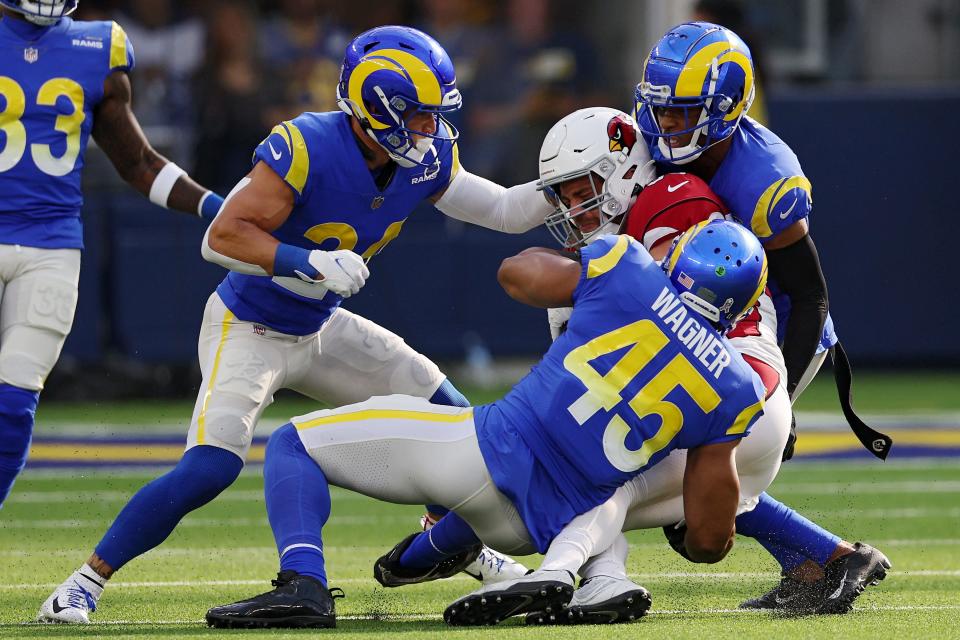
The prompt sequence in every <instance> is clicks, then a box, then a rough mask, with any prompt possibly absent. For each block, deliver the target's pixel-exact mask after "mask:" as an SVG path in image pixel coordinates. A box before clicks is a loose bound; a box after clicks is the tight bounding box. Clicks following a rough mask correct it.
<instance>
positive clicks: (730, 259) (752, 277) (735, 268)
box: [661, 219, 767, 331]
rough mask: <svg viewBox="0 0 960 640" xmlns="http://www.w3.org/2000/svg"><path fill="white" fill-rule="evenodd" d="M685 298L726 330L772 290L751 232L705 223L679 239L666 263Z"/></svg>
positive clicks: (721, 223) (726, 224) (733, 225)
mask: <svg viewBox="0 0 960 640" xmlns="http://www.w3.org/2000/svg"><path fill="white" fill-rule="evenodd" d="M661 265H662V266H663V270H664V271H665V272H666V273H667V276H669V277H670V282H672V283H673V286H674V288H675V289H676V290H677V293H679V294H680V299H681V300H683V302H684V303H686V305H687V306H688V307H690V308H691V309H693V310H694V311H696V312H697V313H699V314H700V315H702V316H704V317H705V318H707V319H708V320H710V321H711V323H713V325H714V327H716V328H717V329H720V330H721V331H726V330H728V329H729V328H730V327H732V326H733V325H734V324H735V323H736V322H737V320H739V319H740V318H741V317H742V316H743V315H744V314H745V313H747V312H748V311H750V309H751V308H753V305H755V304H756V303H757V299H758V298H759V297H760V294H762V293H763V290H764V289H765V288H766V286H767V254H765V253H764V251H763V247H762V246H761V245H760V241H759V240H757V237H756V236H755V235H753V233H751V232H750V230H749V229H747V228H745V227H743V226H741V225H739V224H737V223H736V222H732V221H730V220H719V219H714V220H704V221H703V222H699V223H697V224H695V225H694V226H692V227H690V228H689V229H687V231H685V232H684V233H683V234H682V235H680V236H678V237H677V238H676V239H675V240H674V241H673V245H672V246H671V247H670V251H668V252H667V255H666V256H664V258H663V262H662V263H661Z"/></svg>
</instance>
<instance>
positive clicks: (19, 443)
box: [0, 384, 40, 508]
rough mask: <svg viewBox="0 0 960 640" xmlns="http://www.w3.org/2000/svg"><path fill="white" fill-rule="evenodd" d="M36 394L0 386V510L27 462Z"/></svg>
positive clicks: (36, 399) (18, 388)
mask: <svg viewBox="0 0 960 640" xmlns="http://www.w3.org/2000/svg"><path fill="white" fill-rule="evenodd" d="M39 398H40V392H39V391H29V390H27V389H21V388H20V387H14V386H13V385H9V384H0V508H2V507H3V502H4V501H5V500H6V499H7V496H8V495H9V494H10V489H12V488H13V481H14V480H16V478H17V474H19V473H20V472H21V471H22V470H23V466H24V465H25V464H26V463H27V454H28V453H29V452H30V440H31V438H32V437H33V416H34V414H35V413H36V411H37V401H38V400H39Z"/></svg>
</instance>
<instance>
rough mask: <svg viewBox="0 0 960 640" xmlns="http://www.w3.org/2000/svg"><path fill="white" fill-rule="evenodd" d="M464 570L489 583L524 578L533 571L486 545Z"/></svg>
mask: <svg viewBox="0 0 960 640" xmlns="http://www.w3.org/2000/svg"><path fill="white" fill-rule="evenodd" d="M463 572H464V573H465V574H467V575H468V576H471V577H473V578H476V579H477V580H479V581H480V582H482V583H483V584H485V585H488V584H497V583H498V582H505V581H507V580H516V579H517V578H522V577H523V576H525V575H527V574H528V573H531V570H530V569H527V568H526V567H525V566H523V564H521V563H519V562H517V561H516V560H514V559H513V558H511V557H510V556H508V555H504V554H502V553H500V552H499V551H494V550H493V549H491V548H490V547H487V546H485V547H483V548H482V549H480V554H479V555H478V556H477V558H476V560H474V561H473V562H471V563H470V564H468V565H467V566H466V568H464V569H463Z"/></svg>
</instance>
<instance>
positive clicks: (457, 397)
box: [430, 378, 470, 407]
mask: <svg viewBox="0 0 960 640" xmlns="http://www.w3.org/2000/svg"><path fill="white" fill-rule="evenodd" d="M430 402H432V403H433V404H445V405H448V406H451V407H469V406H470V401H469V400H467V397H466V396H465V395H463V394H462V393H460V390H459V389H457V388H456V387H455V386H453V383H452V382H450V379H449V378H446V379H444V381H443V382H441V383H440V387H439V388H438V389H437V390H436V391H434V393H433V395H432V396H430Z"/></svg>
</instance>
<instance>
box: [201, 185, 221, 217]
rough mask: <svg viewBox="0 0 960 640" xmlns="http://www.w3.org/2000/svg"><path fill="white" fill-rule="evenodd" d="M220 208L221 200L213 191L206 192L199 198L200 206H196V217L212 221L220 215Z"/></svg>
mask: <svg viewBox="0 0 960 640" xmlns="http://www.w3.org/2000/svg"><path fill="white" fill-rule="evenodd" d="M222 206H223V198H221V197H220V196H219V195H217V194H216V193H214V192H213V191H207V192H206V193H205V194H203V196H202V197H201V198H200V204H198V205H197V215H198V216H200V217H201V218H203V219H204V220H213V219H214V218H216V217H217V214H218V213H220V207H222Z"/></svg>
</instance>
